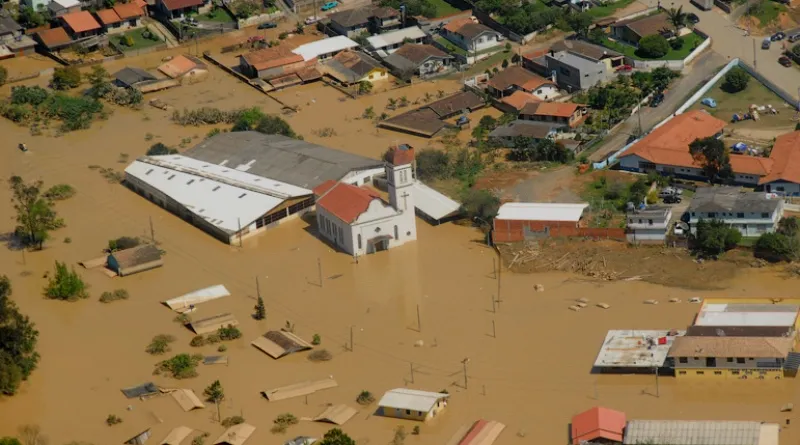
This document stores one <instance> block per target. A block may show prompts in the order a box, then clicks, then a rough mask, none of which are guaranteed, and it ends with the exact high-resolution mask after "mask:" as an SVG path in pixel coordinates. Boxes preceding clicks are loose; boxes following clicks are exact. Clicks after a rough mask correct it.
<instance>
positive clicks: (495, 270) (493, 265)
mask: <svg viewBox="0 0 800 445" xmlns="http://www.w3.org/2000/svg"><path fill="white" fill-rule="evenodd" d="M492 275H494V279H495V280H496V279H497V259H496V258H494V257H492Z"/></svg>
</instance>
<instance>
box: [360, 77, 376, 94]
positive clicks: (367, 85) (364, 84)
mask: <svg viewBox="0 0 800 445" xmlns="http://www.w3.org/2000/svg"><path fill="white" fill-rule="evenodd" d="M372 88H373V85H372V82H370V81H369V80H362V81H361V82H359V83H358V94H369V92H370V91H372Z"/></svg>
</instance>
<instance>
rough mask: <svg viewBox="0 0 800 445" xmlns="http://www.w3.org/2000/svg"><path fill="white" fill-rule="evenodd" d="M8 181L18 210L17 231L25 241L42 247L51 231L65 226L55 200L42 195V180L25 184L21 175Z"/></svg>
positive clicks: (15, 207) (15, 208)
mask: <svg viewBox="0 0 800 445" xmlns="http://www.w3.org/2000/svg"><path fill="white" fill-rule="evenodd" d="M8 183H9V185H10V188H11V192H12V195H13V198H12V200H11V202H13V203H14V210H16V211H17V224H18V225H17V228H16V232H17V233H18V234H20V235H22V237H23V241H24V242H25V243H27V244H30V245H33V246H35V247H36V248H38V249H42V246H43V245H44V242H45V241H46V240H47V239H48V238H49V232H50V231H52V230H55V229H58V228H60V227H63V226H64V220H62V219H61V218H59V217H58V215H57V214H56V211H55V209H54V205H53V202H52V201H50V200H49V199H45V198H43V197H42V184H43V183H42V181H36V182H33V183H30V184H25V182H24V181H23V180H22V178H21V177H19V176H12V177H11V178H10V179H9V180H8Z"/></svg>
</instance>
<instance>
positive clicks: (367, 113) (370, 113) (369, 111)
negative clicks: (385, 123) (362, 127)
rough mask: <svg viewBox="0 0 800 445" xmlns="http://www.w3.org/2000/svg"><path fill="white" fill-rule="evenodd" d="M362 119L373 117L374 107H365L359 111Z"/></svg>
mask: <svg viewBox="0 0 800 445" xmlns="http://www.w3.org/2000/svg"><path fill="white" fill-rule="evenodd" d="M361 118H362V119H375V108H374V107H367V108H366V109H365V110H364V112H363V113H361Z"/></svg>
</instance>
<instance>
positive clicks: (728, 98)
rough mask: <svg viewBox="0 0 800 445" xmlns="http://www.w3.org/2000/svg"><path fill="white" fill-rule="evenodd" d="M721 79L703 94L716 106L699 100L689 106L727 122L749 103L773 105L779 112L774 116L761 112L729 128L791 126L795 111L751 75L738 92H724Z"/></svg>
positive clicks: (743, 110) (745, 109) (745, 108)
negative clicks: (758, 116) (758, 117)
mask: <svg viewBox="0 0 800 445" xmlns="http://www.w3.org/2000/svg"><path fill="white" fill-rule="evenodd" d="M723 83H724V78H723V79H721V80H720V81H719V82H718V83H717V84H716V85H714V88H712V89H711V90H709V91H708V93H706V95H705V96H703V97H704V98H705V97H710V98H712V99H714V100H715V101H716V102H717V107H716V108H710V107H707V106H705V105H703V104H701V103H700V101H698V102H697V103H696V104H694V105H693V106H692V109H694V110H701V109H702V110H705V111H707V112H709V113H710V114H711V115H713V116H715V117H717V118H719V119H722V120H724V121H726V122H727V121H730V120H731V117H732V116H733V114H734V113H743V112H746V111H747V109H748V107H749V106H750V105H752V104H755V105H772V106H773V107H775V109H777V110H778V111H779V114H777V115H769V114H762V115H761V119H759V120H758V121H757V122H756V121H751V120H749V121H744V122H739V123H737V124H736V125H735V126H733V127H732V128H746V129H758V128H770V129H774V128H780V127H794V124H795V123H794V121H793V118H794V112H793V111H792V110H791V109H790V108H789V107H788V104H786V103H785V102H784V101H783V100H782V99H781V98H780V97H778V95H776V94H775V93H773V92H772V91H770V89H769V88H767V87H766V86H764V84H762V83H761V82H759V81H757V80H756V79H754V78H752V77H751V78H750V82H748V83H747V88H745V89H744V90H743V91H739V92H738V93H727V92H725V91H724V90H723V89H722V84H723Z"/></svg>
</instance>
